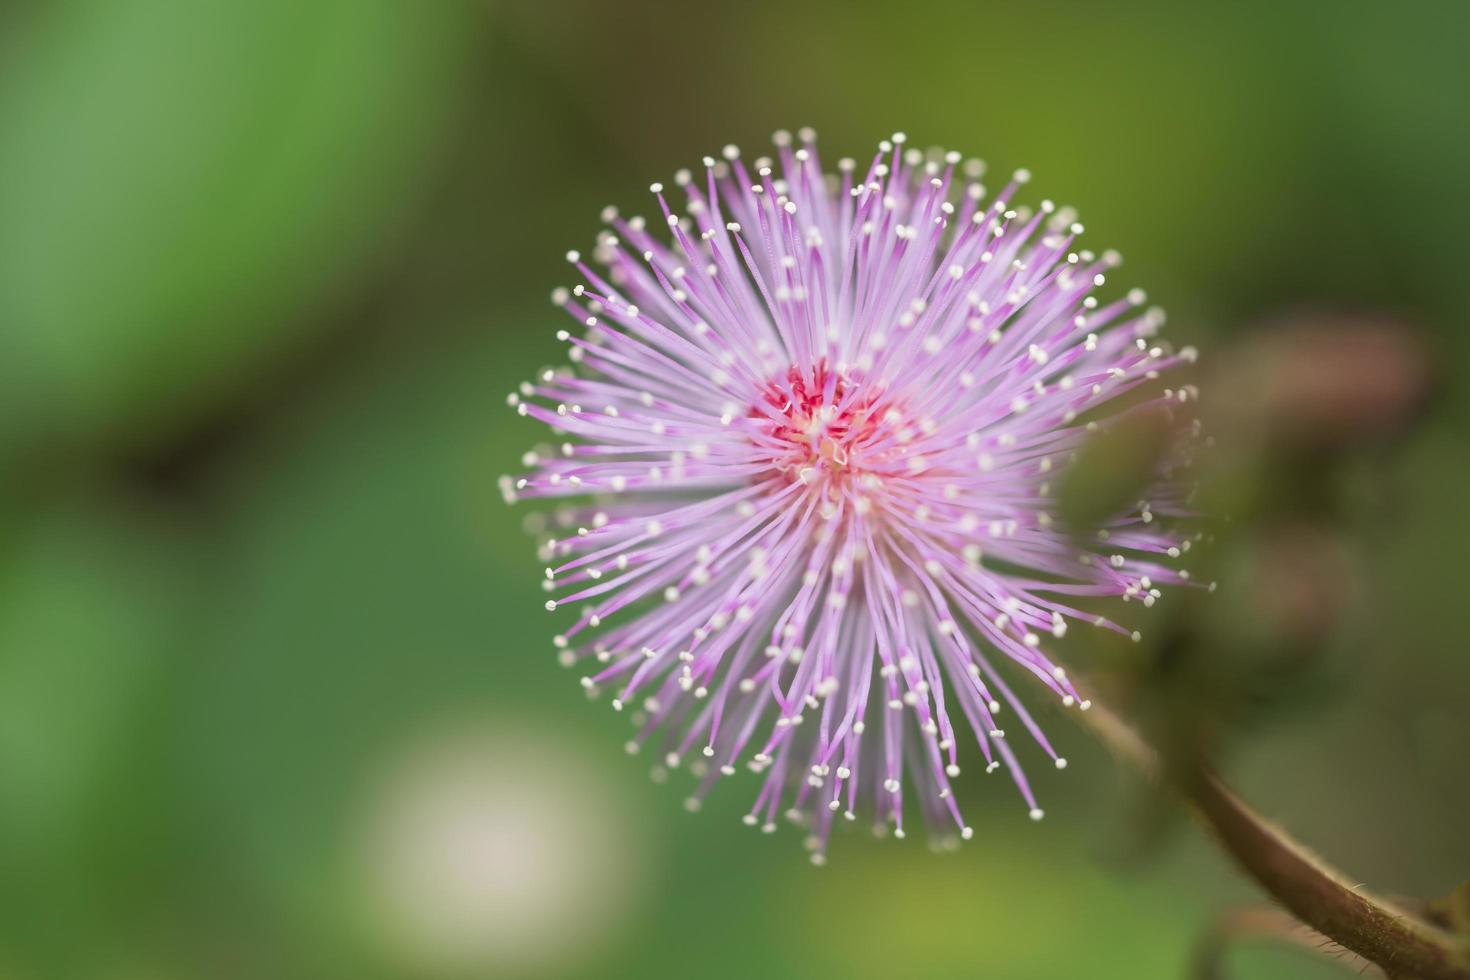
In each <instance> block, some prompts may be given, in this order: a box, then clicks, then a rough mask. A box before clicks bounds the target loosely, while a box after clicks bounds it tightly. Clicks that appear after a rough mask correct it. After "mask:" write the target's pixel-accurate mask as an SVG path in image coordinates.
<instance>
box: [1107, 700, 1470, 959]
mask: <svg viewBox="0 0 1470 980" xmlns="http://www.w3.org/2000/svg"><path fill="white" fill-rule="evenodd" d="M1080 717H1082V718H1083V719H1085V720H1086V721H1088V722H1089V723H1090V725H1091V727H1092V728H1093V729H1094V731H1096V732H1097V733H1098V734H1100V735H1101V736H1103V739H1104V740H1105V741H1106V742H1107V743H1108V744H1109V746H1111V747H1112V748H1113V749H1114V750H1115V751H1116V752H1118V753H1119V754H1121V755H1123V756H1126V757H1127V758H1128V759H1129V760H1130V761H1131V762H1133V763H1134V764H1136V765H1138V766H1140V767H1141V768H1142V769H1144V770H1145V771H1146V772H1147V773H1149V774H1150V775H1152V776H1155V777H1157V776H1159V775H1160V774H1161V773H1162V769H1163V767H1162V765H1161V764H1160V760H1159V757H1158V754H1157V753H1156V752H1155V751H1154V750H1153V749H1152V748H1151V747H1150V746H1149V745H1148V744H1147V743H1145V742H1144V741H1143V739H1142V738H1141V737H1140V736H1139V735H1138V733H1137V732H1135V731H1134V730H1133V729H1132V728H1130V727H1129V726H1128V725H1126V724H1125V723H1124V722H1122V721H1121V720H1120V719H1119V718H1118V717H1117V716H1115V715H1112V714H1110V713H1108V712H1107V711H1106V710H1104V709H1101V708H1099V707H1096V706H1094V707H1093V708H1092V710H1090V711H1088V712H1086V713H1084V714H1082V715H1080ZM1176 788H1177V789H1178V790H1179V791H1180V792H1181V793H1182V794H1183V795H1184V796H1185V798H1186V799H1187V800H1188V801H1189V803H1190V804H1191V809H1192V810H1193V812H1194V813H1195V815H1196V816H1197V817H1199V819H1200V820H1201V821H1202V822H1203V823H1204V824H1205V825H1206V826H1207V827H1209V828H1210V830H1211V831H1213V832H1214V834H1215V836H1216V837H1217V838H1218V839H1219V841H1220V843H1221V844H1222V845H1224V847H1225V849H1226V850H1227V851H1229V852H1230V854H1231V856H1233V857H1234V858H1235V860H1236V861H1237V862H1238V863H1239V864H1240V866H1241V867H1242V868H1244V869H1245V871H1246V872H1247V873H1248V874H1249V875H1250V876H1251V877H1252V878H1254V879H1255V880H1256V882H1257V883H1258V884H1259V885H1260V886H1261V887H1262V888H1264V889H1265V890H1266V891H1267V892H1269V893H1270V894H1271V895H1272V896H1273V897H1274V898H1275V899H1276V900H1277V901H1279V902H1280V903H1281V904H1282V905H1284V906H1285V907H1286V908H1287V909H1288V910H1290V911H1291V913H1292V914H1293V915H1295V916H1296V917H1297V918H1299V919H1300V920H1301V921H1302V922H1304V923H1306V924H1307V925H1309V926H1311V927H1312V928H1313V929H1316V930H1317V931H1318V932H1320V933H1322V934H1323V935H1324V936H1327V937H1328V938H1329V939H1332V940H1333V941H1335V942H1337V943H1339V944H1341V945H1342V946H1343V947H1344V948H1346V949H1349V950H1351V951H1352V952H1354V953H1357V954H1358V955H1359V956H1361V957H1363V958H1364V959H1366V960H1369V961H1370V962H1372V963H1375V964H1377V965H1378V966H1379V967H1380V968H1382V969H1383V971H1384V972H1385V973H1387V974H1388V975H1389V976H1391V977H1396V978H1415V980H1470V951H1467V949H1466V944H1465V942H1464V940H1463V939H1461V938H1459V937H1456V936H1455V935H1453V934H1452V933H1450V932H1447V931H1445V930H1444V929H1441V928H1439V927H1438V926H1435V925H1433V924H1431V923H1428V922H1425V921H1423V920H1422V919H1419V918H1417V917H1416V916H1414V915H1412V914H1411V913H1410V912H1408V911H1407V910H1406V909H1404V908H1402V907H1400V906H1398V905H1396V904H1394V903H1393V902H1390V901H1388V900H1387V899H1385V898H1383V897H1381V896H1377V895H1374V894H1373V893H1371V892H1369V891H1367V890H1366V889H1362V888H1357V887H1354V886H1353V885H1351V884H1350V883H1349V882H1348V880H1347V879H1346V878H1344V877H1343V876H1342V875H1341V874H1339V873H1338V872H1337V871H1336V870H1334V869H1333V868H1331V867H1329V866H1328V865H1327V864H1326V863H1324V862H1323V861H1322V860H1321V859H1320V858H1318V857H1316V856H1315V855H1313V854H1312V853H1310V852H1309V851H1308V850H1307V849H1306V848H1305V847H1303V846H1302V845H1301V844H1300V843H1298V842H1297V841H1296V840H1294V839H1293V838H1292V837H1291V836H1290V835H1289V834H1287V833H1286V832H1285V831H1284V830H1282V829H1281V828H1280V827H1277V826H1275V825H1273V824H1271V823H1269V822H1268V821H1266V820H1265V818H1263V817H1262V816H1261V815H1260V814H1259V813H1257V812H1256V811H1255V810H1253V809H1252V808H1251V807H1250V806H1249V805H1248V804H1246V803H1245V801H1243V800H1241V799H1240V797H1238V796H1236V795H1235V794H1234V793H1233V792H1232V791H1231V790H1230V789H1229V788H1228V787H1227V786H1226V785H1225V784H1224V783H1222V782H1221V781H1220V779H1219V777H1218V776H1216V775H1215V774H1214V773H1212V772H1209V771H1199V772H1196V773H1195V774H1194V775H1193V776H1192V777H1190V778H1188V779H1186V780H1183V781H1180V782H1177V783H1176Z"/></svg>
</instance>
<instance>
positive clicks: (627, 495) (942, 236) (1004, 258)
mask: <svg viewBox="0 0 1470 980" xmlns="http://www.w3.org/2000/svg"><path fill="white" fill-rule="evenodd" d="M814 139H815V137H814V136H813V135H812V134H811V133H809V132H807V131H803V132H802V133H801V134H800V135H799V139H798V140H797V141H793V140H792V139H791V137H790V135H789V134H786V133H778V134H777V135H776V146H777V153H776V157H777V158H776V159H775V160H765V159H762V160H757V161H755V163H754V166H753V167H752V168H747V167H746V165H745V163H744V161H743V160H742V159H741V156H740V153H739V151H738V150H736V148H735V147H726V148H725V151H724V159H723V160H718V161H717V160H715V159H712V158H706V159H705V161H704V172H703V173H702V174H700V175H695V174H692V173H690V172H689V171H681V172H680V173H679V174H678V175H677V176H676V177H675V183H676V185H677V186H678V189H679V192H680V196H681V197H682V198H683V203H682V206H681V207H679V208H678V209H677V210H676V209H675V207H674V205H673V204H671V203H670V201H669V199H668V196H666V194H665V191H664V188H663V186H662V185H660V184H655V185H653V188H652V190H653V192H654V194H655V195H656V196H657V198H658V202H659V207H660V210H661V211H662V213H663V221H662V222H661V224H662V225H663V226H665V227H666V228H667V229H668V232H669V234H670V236H671V237H672V243H666V242H664V241H662V240H660V238H658V237H655V236H654V235H653V234H652V233H651V232H650V230H649V229H648V227H647V226H646V224H645V222H644V220H643V219H642V218H623V217H622V216H620V215H619V214H618V213H617V212H616V211H615V210H614V209H611V208H609V209H608V210H607V211H606V212H605V213H604V219H605V220H606V222H607V223H608V224H609V225H610V228H611V230H609V231H606V232H604V233H603V234H602V235H601V237H600V238H599V240H598V244H597V247H596V249H595V251H594V252H593V255H592V258H593V259H594V260H595V263H596V265H594V264H593V263H592V262H587V261H584V260H583V258H582V257H581V256H579V255H578V254H577V253H571V254H570V255H569V256H568V258H569V259H570V260H571V262H572V263H573V265H574V266H575V267H576V268H577V269H578V270H579V271H580V273H581V274H582V277H583V279H584V285H579V286H577V287H576V288H575V289H574V290H572V291H571V292H567V291H566V290H558V291H557V293H556V295H555V297H554V299H555V302H556V303H557V304H558V305H560V306H562V307H563V308H565V309H566V310H567V311H568V312H569V313H571V314H572V315H573V316H575V317H576V318H577V319H578V320H579V321H580V322H582V323H583V324H584V325H585V327H586V331H585V334H583V335H581V336H575V335H573V334H571V333H569V332H567V331H562V332H561V333H559V334H558V336H559V338H560V339H561V340H563V341H565V342H567V343H569V344H570V348H569V351H568V353H569V356H570V360H571V365H570V366H569V367H567V368H564V369H558V370H549V371H546V372H544V373H543V374H542V375H541V376H540V377H539V378H537V379H536V380H535V382H534V383H528V384H525V385H523V386H522V388H521V391H520V393H519V394H512V395H511V396H510V402H511V404H512V405H514V406H516V408H517V409H518V411H519V412H520V413H521V414H522V415H527V416H530V417H532V418H535V419H537V420H539V421H541V422H543V423H545V424H546V425H548V426H549V427H551V428H552V430H553V431H554V432H556V433H558V436H557V442H556V444H555V445H553V446H550V447H545V448H542V449H540V450H538V451H536V452H533V453H530V454H528V456H527V460H526V465H527V466H528V468H529V469H530V472H529V473H528V474H527V475H525V476H524V477H521V478H519V479H512V478H510V477H506V478H504V479H503V480H502V484H501V486H502V490H503V491H504V493H505V496H506V498H507V499H508V500H512V501H514V500H516V499H520V498H568V499H569V501H574V502H571V503H568V504H567V505H565V507H564V509H563V510H561V511H559V512H558V513H559V518H560V519H559V524H560V525H561V526H562V527H563V528H565V530H564V531H563V532H561V533H560V535H559V536H558V537H556V538H554V539H553V540H550V541H547V542H546V543H545V545H544V547H543V555H544V557H545V560H546V561H547V563H548V565H549V566H550V567H548V568H547V569H546V579H547V581H546V583H545V584H546V586H547V588H548V590H549V591H552V592H553V593H555V594H556V596H557V597H556V598H554V599H552V600H549V601H548V602H547V603H546V606H547V608H548V609H552V610H562V609H570V610H573V612H574V615H575V619H574V621H572V622H571V623H570V624H569V625H568V626H567V628H566V629H565V631H564V632H563V633H562V634H561V635H559V636H557V637H556V638H555V643H556V646H557V647H558V648H560V650H561V654H560V655H561V657H562V659H563V662H564V663H566V664H568V665H571V664H576V663H582V664H586V665H587V667H586V676H585V677H583V679H582V683H583V685H584V687H586V688H587V689H588V690H589V692H592V693H596V692H599V691H604V690H605V691H608V692H610V693H611V695H612V699H613V702H612V703H613V706H614V707H615V708H617V709H619V710H623V709H624V708H629V709H632V710H634V711H635V721H636V722H637V723H638V726H639V732H638V735H637V737H636V738H635V739H634V740H633V741H631V742H630V743H629V744H628V748H629V750H630V751H637V750H638V749H639V747H640V746H642V745H643V744H644V743H645V742H646V741H648V740H649V739H651V738H653V737H654V736H655V733H657V732H660V731H661V732H663V733H664V734H663V751H665V752H666V753H667V763H668V765H670V766H678V765H681V764H686V763H685V762H684V760H686V759H688V760H690V762H689V763H687V764H688V765H689V768H691V769H694V770H696V773H697V775H698V777H699V785H698V788H697V790H696V791H695V793H694V795H693V796H691V797H690V799H689V805H690V807H691V808H695V807H697V806H698V805H699V801H700V800H702V799H703V797H704V796H705V794H706V793H707V792H708V791H709V790H710V789H711V787H712V786H713V785H714V783H716V782H717V781H718V780H719V779H720V778H721V777H722V776H729V775H733V774H735V773H736V771H737V769H738V768H740V767H744V768H748V769H751V770H754V771H755V772H756V773H758V774H760V775H761V788H760V790H759V792H758V794H757V796H756V799H755V802H754V804H753V807H752V809H751V811H750V813H749V814H748V815H747V817H746V821H747V822H748V823H751V824H758V825H762V826H763V827H764V828H766V829H768V830H769V829H773V828H774V826H775V822H774V821H775V818H776V815H777V814H778V813H779V812H781V811H782V810H783V808H785V809H786V812H787V813H788V814H789V815H790V816H792V817H793V819H796V820H798V822H801V823H803V824H804V825H805V826H807V827H808V829H809V834H810V836H809V838H808V846H809V848H810V849H811V851H812V857H813V860H815V861H818V862H820V861H821V860H822V859H823V857H824V854H825V851H826V845H827V840H828V836H829V833H830V831H831V828H832V825H833V823H834V821H835V819H836V818H837V817H838V816H839V814H840V815H841V816H843V817H846V818H848V819H852V818H854V817H855V814H856V812H857V811H858V810H859V809H861V808H868V809H870V810H871V812H872V814H873V816H874V818H875V820H876V821H878V822H879V823H880V824H884V823H891V824H892V825H893V827H894V828H895V831H894V832H895V834H897V835H899V836H902V834H903V831H904V827H905V810H904V802H905V800H904V797H905V794H912V796H913V799H914V800H915V801H916V803H917V805H918V809H919V811H920V813H921V814H922V815H923V817H924V818H925V820H926V822H928V823H929V824H930V826H931V828H934V829H936V830H939V829H942V828H945V827H949V828H952V829H957V830H958V831H959V833H960V835H961V836H963V837H969V836H970V830H969V827H968V826H967V825H966V824H965V821H964V819H963V818H962V816H961V813H960V808H959V806H958V804H957V803H956V801H955V797H954V794H953V793H952V792H951V786H952V782H953V781H954V780H955V779H956V778H958V777H959V776H960V772H961V767H962V766H963V767H964V768H966V769H971V768H975V767H976V764H977V763H979V766H978V768H983V769H984V771H986V772H992V771H994V770H996V769H1001V768H1003V769H1005V771H1006V772H1007V773H1008V774H1009V775H1010V777H1011V778H1012V780H1014V782H1015V784H1016V787H1017V788H1018V789H1019V791H1020V795H1021V797H1022V798H1023V799H1024V800H1025V802H1026V805H1027V806H1028V808H1029V809H1030V814H1031V816H1032V818H1033V819H1040V818H1041V816H1042V810H1041V809H1040V806H1039V804H1038V802H1037V799H1036V797H1035V794H1034V793H1033V791H1032V787H1031V785H1030V784H1029V783H1028V781H1027V779H1026V776H1025V774H1024V772H1023V771H1022V766H1021V763H1020V759H1019V758H1018V753H1019V752H1021V751H1022V750H1023V749H1024V746H1023V745H1022V744H1021V742H1018V740H1017V737H1018V736H1020V737H1021V741H1022V742H1023V741H1025V740H1026V739H1028V738H1029V740H1030V741H1033V742H1034V743H1035V744H1036V745H1037V746H1039V747H1040V750H1041V751H1042V752H1044V753H1045V754H1046V755H1047V756H1049V757H1050V758H1051V759H1052V760H1054V764H1055V765H1056V767H1057V768H1062V767H1064V766H1065V765H1066V760H1065V759H1063V758H1061V757H1060V756H1058V755H1057V753H1056V751H1055V750H1054V749H1053V747H1052V745H1051V744H1050V743H1049V742H1048V741H1047V738H1046V736H1045V735H1044V734H1043V733H1042V731H1041V729H1040V728H1039V727H1038V725H1037V724H1036V722H1035V721H1034V720H1033V719H1032V716H1031V715H1030V713H1028V711H1027V710H1026V707H1025V706H1024V705H1023V704H1022V702H1021V700H1020V699H1019V698H1018V697H1017V696H1016V695H1015V693H1014V692H1013V690H1012V688H1011V686H1010V684H1009V683H1008V682H1007V681H1006V680H1005V679H1004V678H1003V676H1002V670H1000V669H998V668H997V663H998V662H1001V661H1010V662H1011V663H1012V664H1014V665H1016V666H1017V667H1019V668H1021V669H1022V670H1024V671H1026V672H1029V673H1031V674H1032V675H1034V676H1035V677H1036V678H1037V679H1038V680H1039V681H1040V683H1041V684H1042V685H1044V686H1045V687H1046V688H1048V689H1050V691H1051V693H1052V696H1053V697H1055V698H1056V699H1057V700H1058V701H1060V702H1061V703H1062V704H1063V705H1066V706H1073V705H1076V706H1079V707H1080V708H1082V709H1086V708H1087V707H1088V706H1089V704H1090V702H1089V701H1088V700H1086V698H1085V696H1084V694H1083V693H1081V692H1079V690H1078V689H1077V687H1076V686H1075V685H1074V684H1073V682H1072V680H1071V679H1070V678H1069V677H1068V675H1067V673H1066V671H1065V670H1064V669H1063V668H1062V667H1060V666H1058V665H1057V664H1056V663H1055V662H1054V661H1053V660H1052V659H1051V658H1050V657H1049V656H1048V654H1047V652H1046V650H1045V647H1046V646H1047V645H1048V641H1049V640H1050V639H1052V638H1053V637H1060V636H1062V635H1063V634H1064V633H1065V632H1066V631H1067V629H1068V628H1069V626H1071V625H1072V624H1074V623H1079V622H1080V623H1084V624H1087V625H1089V626H1092V625H1096V626H1100V627H1103V628H1106V629H1112V630H1118V631H1120V632H1123V633H1125V634H1128V633H1129V631H1128V630H1127V629H1125V628H1124V627H1122V626H1119V625H1117V624H1116V623H1114V622H1113V621H1111V620H1110V619H1108V618H1105V617H1101V616H1098V615H1097V614H1096V613H1095V612H1091V611H1084V609H1083V608H1080V607H1079V605H1076V604H1074V603H1078V604H1082V605H1086V604H1089V603H1092V602H1093V601H1094V600H1095V599H1096V598H1097V597H1113V596H1123V597H1131V598H1138V599H1140V600H1141V601H1142V602H1143V603H1144V604H1145V605H1152V604H1153V601H1154V599H1155V598H1156V597H1157V596H1158V595H1159V588H1160V587H1161V586H1164V585H1168V584H1178V583H1182V582H1184V581H1185V580H1186V579H1187V574H1186V573H1184V572H1181V571H1178V570H1175V569H1174V568H1172V567H1171V566H1170V565H1169V564H1167V563H1166V561H1165V559H1166V557H1177V556H1178V555H1179V553H1180V551H1181V550H1182V549H1187V547H1188V544H1187V542H1186V541H1184V540H1183V539H1181V538H1180V537H1178V536H1177V535H1174V534H1171V533H1170V531H1169V529H1168V528H1166V527H1165V526H1164V525H1165V524H1166V523H1167V522H1166V521H1161V520H1155V518H1156V517H1168V516H1170V515H1173V514H1177V513H1179V512H1180V510H1181V508H1180V505H1179V501H1178V493H1177V490H1175V489H1174V488H1173V486H1172V484H1171V483H1169V482H1168V481H1161V483H1160V486H1159V487H1158V488H1157V490H1156V491H1154V492H1151V494H1150V496H1149V498H1148V499H1147V500H1145V501H1140V502H1139V505H1138V506H1137V507H1135V508H1134V509H1132V510H1131V512H1129V513H1126V514H1119V515H1117V516H1116V517H1115V518H1114V519H1113V520H1112V521H1111V522H1110V523H1109V524H1108V526H1107V527H1106V528H1105V529H1104V530H1103V531H1102V532H1101V533H1099V534H1098V535H1097V536H1095V537H1089V538H1088V539H1087V541H1086V542H1082V541H1080V540H1079V539H1078V538H1077V537H1076V536H1074V535H1073V534H1071V533H1069V532H1068V531H1066V530H1064V529H1063V528H1061V527H1059V526H1058V522H1057V518H1056V512H1055V495H1054V490H1055V488H1056V485H1057V480H1058V478H1059V477H1060V475H1061V474H1062V472H1063V471H1064V470H1065V469H1066V467H1067V465H1068V463H1069V461H1070V460H1071V458H1072V456H1073V454H1074V452H1075V450H1076V449H1077V448H1078V446H1079V445H1080V444H1081V443H1082V442H1083V441H1084V440H1085V439H1086V437H1087V435H1088V432H1089V431H1090V430H1095V429H1096V428H1097V427H1098V426H1099V425H1102V426H1106V425H1107V424H1108V421H1109V420H1110V418H1113V417H1117V416H1118V414H1119V413H1120V412H1121V411H1122V409H1121V408H1118V407H1117V406H1119V405H1120V402H1121V401H1122V400H1124V399H1122V396H1125V395H1128V396H1129V397H1128V398H1127V399H1126V402H1127V405H1128V408H1127V411H1137V410H1139V409H1140V408H1144V407H1147V406H1150V405H1155V404H1159V403H1163V402H1170V403H1174V404H1177V403H1179V402H1185V401H1189V400H1191V399H1192V397H1193V389H1192V388H1189V387H1187V386H1184V387H1180V388H1177V389H1173V390H1169V389H1163V388H1162V387H1161V386H1160V385H1158V384H1155V383H1154V380H1155V379H1156V378H1158V377H1159V375H1160V373H1161V372H1164V371H1167V370H1168V369H1170V368H1171V367H1174V366H1175V365H1177V364H1179V363H1180V362H1181V361H1186V360H1192V356H1193V355H1192V352H1191V351H1189V350H1188V349H1185V350H1182V351H1179V352H1174V351H1173V350H1171V348H1169V347H1168V346H1166V345H1164V344H1160V343H1158V342H1156V341H1155V340H1154V339H1153V337H1154V335H1155V333H1156V332H1157V329H1158V327H1159V326H1160V325H1161V323H1162V321H1163V316H1162V314H1161V313H1160V312H1159V311H1157V310H1149V311H1147V312H1141V311H1140V309H1139V307H1140V306H1141V305H1142V303H1143V302H1144V296H1143V294H1142V293H1141V292H1140V291H1138V290H1133V291H1131V292H1130V293H1128V294H1127V296H1126V297H1124V298H1119V299H1109V300H1099V299H1097V298H1095V296H1094V293H1095V292H1096V291H1098V290H1099V289H1100V288H1101V287H1103V286H1104V281H1105V277H1106V275H1107V274H1108V272H1109V271H1110V270H1111V269H1112V268H1113V267H1114V266H1116V265H1117V264H1118V261H1119V260H1118V257H1117V256H1116V254H1115V253H1112V252H1105V253H1103V254H1102V255H1095V254H1094V253H1092V252H1091V251H1088V250H1086V249H1083V248H1081V247H1079V245H1078V237H1079V236H1080V235H1081V234H1082V230H1083V229H1082V226H1081V225H1080V224H1077V223H1076V222H1075V220H1074V218H1073V216H1071V215H1069V214H1068V213H1067V209H1059V208H1056V207H1054V206H1053V205H1052V203H1051V202H1050V201H1043V202H1042V203H1041V206H1040V208H1039V209H1037V210H1034V211H1033V210H1031V209H1029V208H1023V207H1022V206H1021V205H1020V204H1018V203H1015V195H1016V194H1017V192H1018V191H1019V190H1020V188H1021V185H1022V184H1024V183H1025V182H1026V180H1027V179H1028V177H1029V175H1028V174H1026V173H1025V172H1024V171H1017V172H1016V173H1015V175H1014V176H1013V177H1012V178H1011V179H1010V180H1009V181H1006V182H1005V185H1004V187H1003V188H1002V189H1001V191H1000V193H999V195H998V196H997V197H995V198H994V199H993V200H992V201H990V202H989V203H986V201H987V197H986V190H985V188H984V187H983V186H982V185H981V184H980V183H979V178H980V177H981V176H982V174H983V171H984V167H983V164H981V163H980V162H979V161H977V160H962V159H961V157H960V155H959V154H956V153H949V154H941V153H938V152H934V153H929V154H925V153H922V152H920V151H917V150H912V149H905V147H904V143H905V140H904V137H903V135H902V134H896V135H895V136H894V137H893V139H892V140H885V141H884V142H883V143H882V144H880V152H879V153H878V154H877V155H876V156H875V157H874V158H873V160H872V162H871V163H870V164H869V165H868V166H867V168H866V170H859V169H858V168H857V167H856V166H855V165H854V163H853V161H852V160H841V161H839V162H838V164H837V172H836V173H835V174H828V173H824V172H823V171H822V169H821V167H820V165H819V164H818V161H817V152H816V147H815V145H814ZM597 266H601V267H602V268H603V269H604V270H605V271H599V270H598V268H597ZM1133 635H1134V637H1135V638H1136V636H1137V634H1133ZM1010 672H1011V673H1012V674H1014V673H1016V671H1010ZM963 729H968V730H969V734H968V735H965V734H962V732H961V730H963ZM971 738H973V740H974V742H975V743H978V746H979V757H978V758H976V753H975V751H974V749H973V747H972V746H971ZM982 760H983V761H982Z"/></svg>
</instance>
